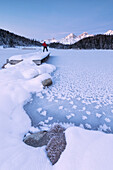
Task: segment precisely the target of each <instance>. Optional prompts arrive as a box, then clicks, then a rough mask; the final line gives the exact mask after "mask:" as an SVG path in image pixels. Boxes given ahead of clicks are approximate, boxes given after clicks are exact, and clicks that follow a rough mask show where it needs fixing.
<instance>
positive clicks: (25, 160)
mask: <svg viewBox="0 0 113 170" xmlns="http://www.w3.org/2000/svg"><path fill="white" fill-rule="evenodd" d="M28 56H29V55H28ZM30 56H31V54H30ZM31 57H32V56H31ZM54 70H55V67H54V66H53V65H49V64H43V65H41V66H36V65H35V64H34V63H33V62H32V61H31V60H29V59H28V58H27V59H25V60H24V61H23V62H21V63H19V64H17V65H14V66H12V65H9V64H8V65H7V66H6V69H3V70H0V89H1V91H0V129H1V132H0V139H1V140H0V152H1V154H0V170H6V169H9V170H15V169H18V170H20V169H26V170H28V169H43V170H44V169H45V170H46V169H47V168H46V166H47V167H50V166H51V165H50V163H49V161H48V160H47V157H46V154H45V151H44V148H37V149H34V148H32V147H29V146H27V145H25V144H24V143H23V141H22V140H23V136H24V134H25V133H26V132H28V130H29V129H30V128H31V121H30V119H29V117H28V115H27V114H26V113H25V111H24V110H23V105H24V103H25V102H26V101H28V100H29V99H30V97H31V95H30V93H33V92H39V91H41V90H42V89H43V86H42V83H41V82H42V81H43V80H45V79H46V78H48V77H49V78H50V75H49V74H48V73H51V72H53V71H54ZM38 75H39V76H38ZM43 162H44V164H43Z"/></svg>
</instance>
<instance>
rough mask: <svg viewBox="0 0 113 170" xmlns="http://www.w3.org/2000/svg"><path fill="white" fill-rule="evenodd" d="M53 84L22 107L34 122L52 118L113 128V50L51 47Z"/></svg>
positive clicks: (51, 120)
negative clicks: (57, 48)
mask: <svg viewBox="0 0 113 170" xmlns="http://www.w3.org/2000/svg"><path fill="white" fill-rule="evenodd" d="M48 63H49V64H53V65H55V66H56V71H55V72H54V73H53V75H52V78H53V85H52V86H51V87H49V88H46V89H44V90H43V91H42V93H38V94H33V96H32V99H31V101H30V102H29V103H27V104H26V105H25V106H24V109H25V110H26V112H27V113H28V115H29V116H30V118H31V120H32V124H33V125H34V126H44V125H49V124H52V123H54V122H61V123H68V124H74V125H76V126H81V127H84V128H86V129H93V130H102V131H105V132H109V133H111V132H113V51H110V50H53V49H52V50H51V56H50V59H49V60H48Z"/></svg>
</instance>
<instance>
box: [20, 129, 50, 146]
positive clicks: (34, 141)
mask: <svg viewBox="0 0 113 170" xmlns="http://www.w3.org/2000/svg"><path fill="white" fill-rule="evenodd" d="M46 133H47V131H40V132H37V133H34V134H31V135H29V136H26V137H25V138H24V140H23V141H24V142H25V143H26V144H27V145H30V146H33V147H41V146H44V145H47V140H46Z"/></svg>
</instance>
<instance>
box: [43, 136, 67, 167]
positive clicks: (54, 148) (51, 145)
mask: <svg viewBox="0 0 113 170" xmlns="http://www.w3.org/2000/svg"><path fill="white" fill-rule="evenodd" d="M65 147H66V140H65V135H64V134H60V135H56V136H53V137H52V138H51V139H50V141H49V142H48V144H47V147H46V151H47V156H48V158H49V159H50V161H51V163H52V165H54V164H55V163H56V162H57V161H58V160H59V158H60V155H61V154H62V152H63V151H64V149H65Z"/></svg>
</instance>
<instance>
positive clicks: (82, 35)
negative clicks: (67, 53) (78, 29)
mask: <svg viewBox="0 0 113 170" xmlns="http://www.w3.org/2000/svg"><path fill="white" fill-rule="evenodd" d="M87 36H88V33H87V32H83V33H82V34H80V35H79V36H78V38H80V39H81V38H85V37H87Z"/></svg>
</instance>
